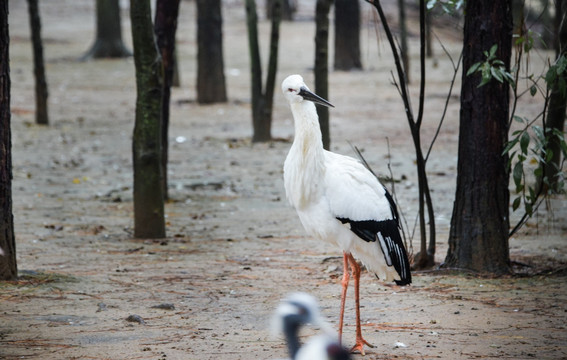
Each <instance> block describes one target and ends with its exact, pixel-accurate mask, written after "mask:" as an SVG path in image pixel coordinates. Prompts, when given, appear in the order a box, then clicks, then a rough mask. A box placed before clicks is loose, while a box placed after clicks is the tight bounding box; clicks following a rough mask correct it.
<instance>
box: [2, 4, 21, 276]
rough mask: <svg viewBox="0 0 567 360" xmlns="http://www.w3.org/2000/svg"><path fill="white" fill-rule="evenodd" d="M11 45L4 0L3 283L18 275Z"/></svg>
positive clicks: (6, 7) (6, 6)
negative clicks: (15, 230)
mask: <svg viewBox="0 0 567 360" xmlns="http://www.w3.org/2000/svg"><path fill="white" fill-rule="evenodd" d="M9 45H10V35H9V31H8V1H2V2H0V280H15V279H16V277H17V276H18V266H17V263H16V239H15V236H14V216H13V214H12V140H11V136H12V135H11V132H10V52H9Z"/></svg>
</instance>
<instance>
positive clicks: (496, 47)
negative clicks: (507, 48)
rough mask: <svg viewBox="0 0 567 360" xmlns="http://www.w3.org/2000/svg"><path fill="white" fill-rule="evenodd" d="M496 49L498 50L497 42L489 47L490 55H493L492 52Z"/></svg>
mask: <svg viewBox="0 0 567 360" xmlns="http://www.w3.org/2000/svg"><path fill="white" fill-rule="evenodd" d="M496 50H498V44H494V45H492V47H491V48H490V56H491V57H494V54H496Z"/></svg>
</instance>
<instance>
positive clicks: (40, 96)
mask: <svg viewBox="0 0 567 360" xmlns="http://www.w3.org/2000/svg"><path fill="white" fill-rule="evenodd" d="M28 6H29V13H30V25H31V37H32V44H33V72H34V75H35V122H36V124H41V125H47V124H49V116H48V113H47V98H48V92H47V80H46V78H45V67H44V61H43V46H42V43H41V21H40V17H39V6H38V3H37V0H28Z"/></svg>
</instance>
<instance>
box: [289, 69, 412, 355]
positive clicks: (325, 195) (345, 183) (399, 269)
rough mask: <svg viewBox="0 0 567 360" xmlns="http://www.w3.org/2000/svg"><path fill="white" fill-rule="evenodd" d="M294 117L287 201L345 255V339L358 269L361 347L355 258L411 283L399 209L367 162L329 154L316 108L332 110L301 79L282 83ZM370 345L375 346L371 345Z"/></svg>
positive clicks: (390, 277) (318, 234)
mask: <svg viewBox="0 0 567 360" xmlns="http://www.w3.org/2000/svg"><path fill="white" fill-rule="evenodd" d="M282 91H283V93H284V96H285V97H286V99H287V100H288V102H289V105H290V108H291V112H292V114H293V118H294V125H295V138H294V141H293V144H292V146H291V148H290V150H289V154H288V156H287V158H286V160H285V163H284V185H285V190H286V196H287V198H288V200H289V202H290V203H291V205H292V206H293V207H294V208H295V209H296V211H297V214H298V216H299V219H300V220H301V223H302V224H303V226H304V228H305V230H306V231H307V232H308V233H309V235H311V236H313V237H315V238H317V239H320V240H323V241H326V242H329V243H332V244H335V245H337V246H338V247H339V248H340V249H341V250H342V251H343V252H344V263H345V268H344V276H343V297H342V301H341V320H340V325H339V336H340V335H341V334H342V317H343V312H344V295H345V294H346V286H347V285H348V279H349V274H348V269H347V266H348V264H349V263H350V266H351V268H352V270H353V275H354V280H355V300H356V301H357V304H356V306H357V309H356V310H357V345H355V347H354V348H353V350H360V351H361V352H362V353H364V350H363V346H362V344H364V343H365V344H368V343H367V342H366V341H365V340H364V339H362V335H360V326H359V325H360V324H359V321H360V320H359V316H358V315H359V313H358V305H359V304H358V279H359V276H360V273H359V271H360V269H359V268H358V269H357V267H358V264H357V263H356V261H355V260H354V259H353V258H352V256H353V255H354V257H355V258H356V259H358V260H360V261H361V262H362V263H363V264H364V265H365V266H366V268H367V269H368V270H369V271H370V272H372V273H374V274H376V276H378V277H379V278H380V279H381V280H383V281H396V282H397V283H398V284H409V283H410V282H411V274H410V271H409V261H408V258H407V255H406V251H405V248H404V246H403V243H402V241H401V237H400V234H399V228H398V215H397V210H396V207H395V204H394V202H393V200H392V197H391V196H390V194H389V193H388V192H387V191H386V189H385V188H384V186H382V184H380V182H379V181H378V179H377V178H376V177H375V176H374V174H373V173H372V172H371V171H369V170H368V169H367V168H366V167H365V166H364V165H363V164H362V163H361V162H359V161H358V160H356V159H353V158H351V157H348V156H344V155H340V154H336V153H332V152H330V151H327V150H324V149H323V144H322V137H321V130H320V127H319V118H318V116H317V112H316V109H315V104H314V102H315V103H318V104H321V105H325V106H332V105H331V104H330V103H329V102H328V101H326V100H324V99H322V98H321V97H319V96H317V95H315V94H314V93H312V92H311V91H310V90H309V88H308V87H307V86H306V85H305V83H304V82H303V78H302V77H301V76H300V75H291V76H289V77H287V78H286V79H285V80H284V81H283V83H282ZM368 345H370V344H368Z"/></svg>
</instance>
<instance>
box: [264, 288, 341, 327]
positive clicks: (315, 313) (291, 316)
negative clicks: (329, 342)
mask: <svg viewBox="0 0 567 360" xmlns="http://www.w3.org/2000/svg"><path fill="white" fill-rule="evenodd" d="M306 324H312V325H315V326H319V327H320V328H321V330H323V331H324V332H325V333H327V334H330V335H335V331H334V330H333V328H332V326H330V325H329V324H328V323H327V322H326V321H325V320H323V318H322V317H321V315H320V313H319V305H318V304H317V300H316V299H315V298H314V297H313V296H311V295H309V294H306V293H294V294H290V295H289V296H288V297H287V298H286V299H284V300H283V301H282V303H281V304H280V305H279V306H278V308H277V310H276V314H275V317H274V322H273V323H272V325H273V330H274V332H275V333H277V332H281V331H282V330H283V331H284V332H285V331H286V330H285V329H286V328H288V329H289V328H294V329H298V328H299V327H301V326H303V325H306Z"/></svg>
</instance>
